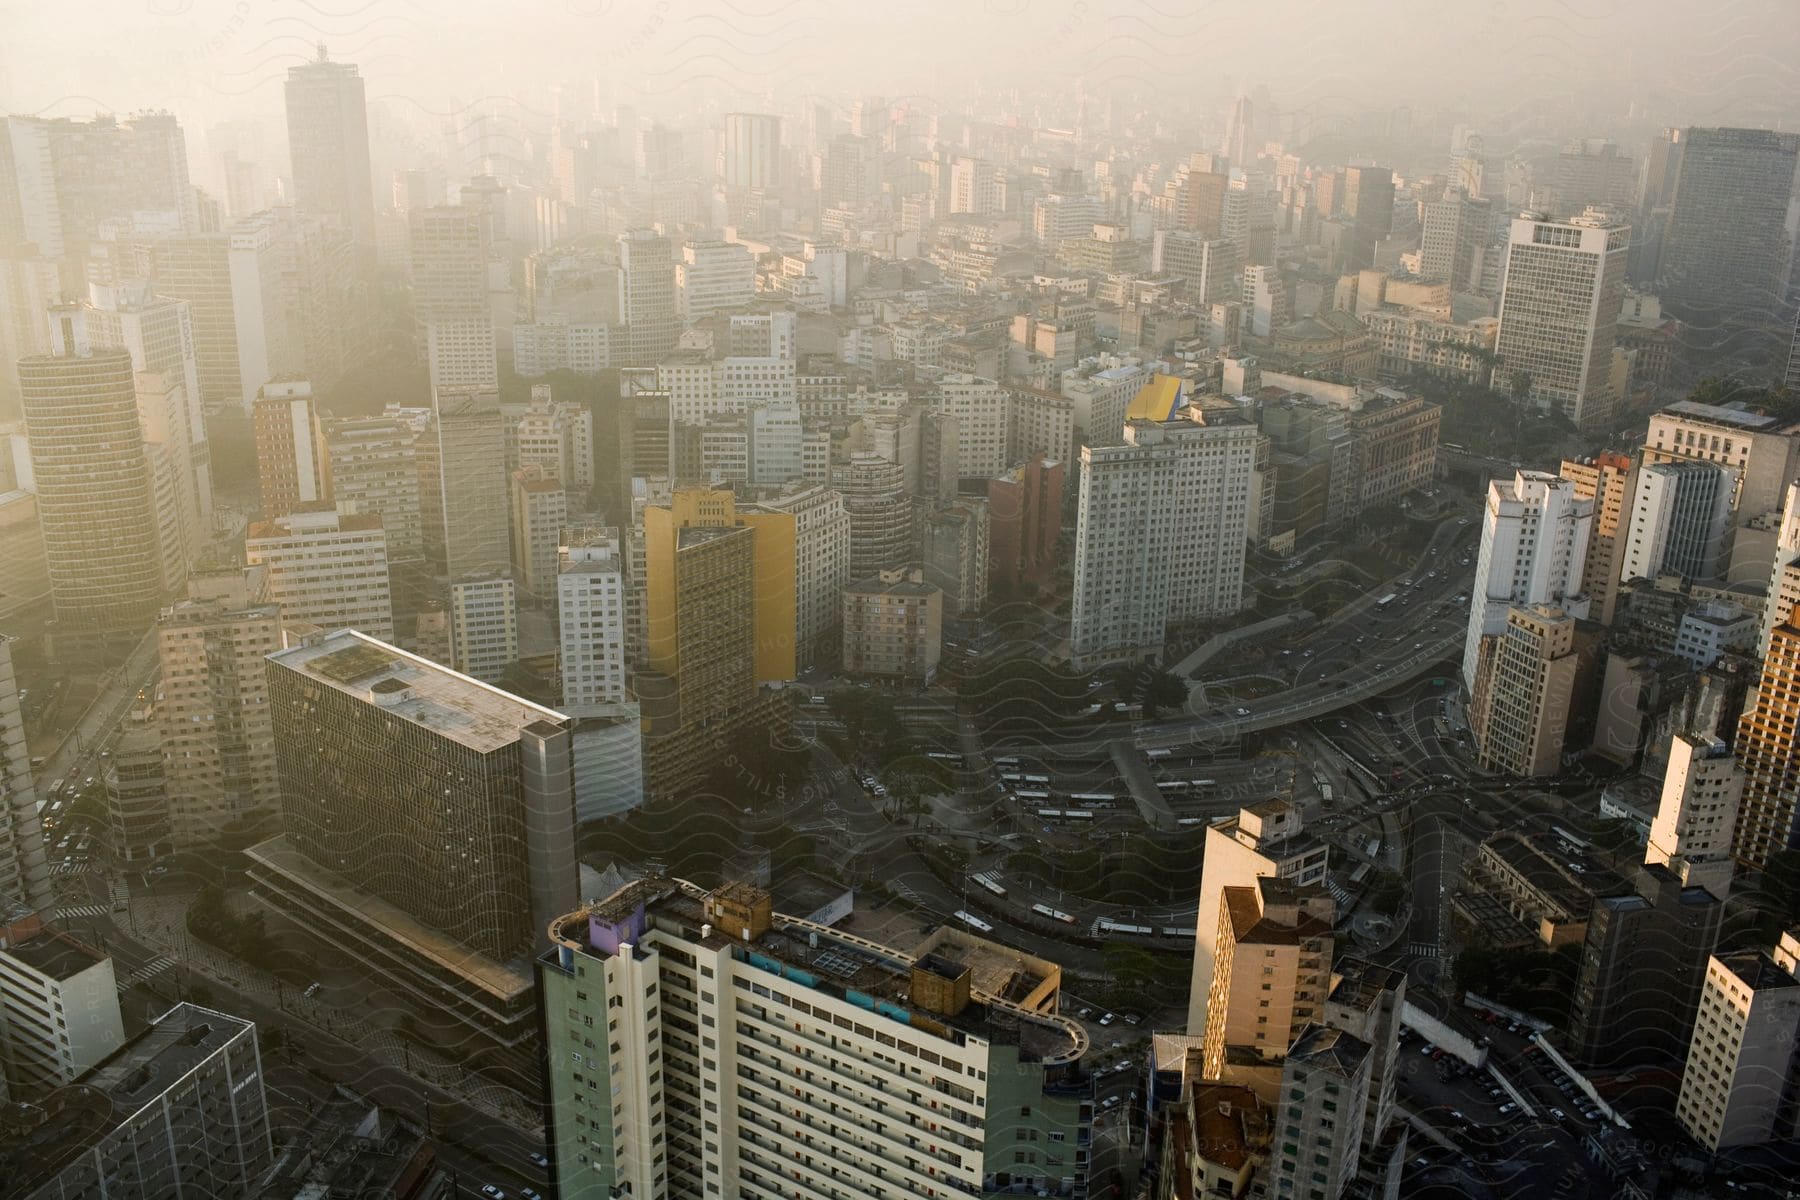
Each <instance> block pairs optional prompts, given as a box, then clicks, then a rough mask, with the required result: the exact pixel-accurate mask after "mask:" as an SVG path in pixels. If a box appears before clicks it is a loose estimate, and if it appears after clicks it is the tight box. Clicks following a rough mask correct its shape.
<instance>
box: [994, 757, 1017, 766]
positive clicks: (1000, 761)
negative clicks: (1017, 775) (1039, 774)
mask: <svg viewBox="0 0 1800 1200" xmlns="http://www.w3.org/2000/svg"><path fill="white" fill-rule="evenodd" d="M994 765H995V766H996V767H1016V766H1018V765H1019V760H1018V759H1017V758H1014V757H1013V756H1012V755H1010V754H1009V755H1006V756H1005V757H1002V758H996V759H995V760H994Z"/></svg>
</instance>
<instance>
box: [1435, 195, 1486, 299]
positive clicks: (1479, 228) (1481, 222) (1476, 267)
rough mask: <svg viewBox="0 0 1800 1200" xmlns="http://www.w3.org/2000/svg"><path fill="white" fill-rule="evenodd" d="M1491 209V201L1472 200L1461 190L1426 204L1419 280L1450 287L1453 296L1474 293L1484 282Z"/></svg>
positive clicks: (1472, 198)
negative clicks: (1481, 280)
mask: <svg viewBox="0 0 1800 1200" xmlns="http://www.w3.org/2000/svg"><path fill="white" fill-rule="evenodd" d="M1492 209H1493V205H1492V202H1491V201H1488V200H1482V199H1477V198H1475V197H1472V196H1470V195H1469V194H1468V193H1467V192H1465V191H1463V190H1461V189H1460V188H1452V189H1449V190H1447V191H1445V193H1444V195H1443V196H1442V197H1441V198H1440V199H1437V200H1431V201H1427V202H1426V203H1425V205H1424V222H1423V224H1422V226H1421V228H1420V234H1419V276H1420V278H1422V279H1425V280H1428V281H1432V282H1439V281H1441V282H1443V283H1447V284H1449V285H1450V290H1451V291H1452V292H1466V291H1470V290H1472V289H1473V287H1474V285H1475V284H1476V283H1478V282H1479V281H1480V279H1481V263H1482V255H1483V254H1484V253H1485V252H1486V251H1487V248H1488V243H1489V230H1490V229H1491V227H1492V225H1493V213H1492Z"/></svg>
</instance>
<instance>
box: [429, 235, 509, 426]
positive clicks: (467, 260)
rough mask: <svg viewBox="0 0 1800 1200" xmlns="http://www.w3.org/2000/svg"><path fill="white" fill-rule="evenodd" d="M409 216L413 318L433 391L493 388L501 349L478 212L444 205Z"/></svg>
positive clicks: (486, 236)
mask: <svg viewBox="0 0 1800 1200" xmlns="http://www.w3.org/2000/svg"><path fill="white" fill-rule="evenodd" d="M407 219H408V222H409V223H410V225H411V227H412V280H413V316H414V318H415V319H416V320H417V322H418V325H419V329H420V332H421V334H422V335H423V338H424V341H425V346H426V353H427V358H428V361H429V364H430V370H431V386H432V389H433V390H434V391H435V390H437V389H439V388H463V387H478V388H480V387H486V388H491V387H495V386H497V385H498V383H499V371H500V367H499V357H498V356H499V350H498V345H497V343H496V340H495V332H494V313H493V309H492V307H491V306H490V305H489V302H488V266H487V260H488V235H487V230H486V225H485V223H484V222H483V220H482V213H481V211H480V210H479V209H477V208H473V207H468V206H460V205H459V206H448V205H446V206H439V207H436V208H421V209H415V210H414V211H413V212H411V213H410V214H408V218H407Z"/></svg>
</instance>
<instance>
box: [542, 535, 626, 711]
mask: <svg viewBox="0 0 1800 1200" xmlns="http://www.w3.org/2000/svg"><path fill="white" fill-rule="evenodd" d="M622 567H623V563H622V561H621V560H620V558H619V552H618V543H617V542H616V541H613V540H605V539H594V540H592V541H588V542H585V543H582V542H571V543H570V544H569V545H567V546H565V547H564V548H563V550H562V554H561V570H560V571H559V572H558V574H557V577H556V588H557V592H556V595H557V602H556V613H557V622H558V626H557V628H558V638H557V647H558V655H557V663H558V666H559V668H560V673H561V675H562V699H563V706H564V708H565V709H569V710H570V711H572V712H576V713H577V715H579V710H581V709H583V708H587V707H591V706H594V705H600V704H619V703H622V702H623V701H624V699H625V578H624V574H623V571H622V569H621V568H622Z"/></svg>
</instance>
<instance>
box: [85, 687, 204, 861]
mask: <svg viewBox="0 0 1800 1200" xmlns="http://www.w3.org/2000/svg"><path fill="white" fill-rule="evenodd" d="M162 747H163V739H162V731H161V730H160V729H159V728H158V727H157V721H156V712H155V709H154V708H153V707H152V706H150V705H148V704H144V705H140V706H139V707H137V708H135V709H133V710H132V711H131V712H130V713H129V714H127V716H126V720H125V727H124V728H123V729H121V730H120V731H119V735H118V736H117V737H116V738H114V739H113V747H112V758H110V759H108V760H107V763H106V774H105V775H104V776H103V777H102V778H101V785H102V786H103V787H104V788H105V791H106V845H107V850H108V852H109V853H110V854H111V856H112V861H113V862H115V863H118V864H119V865H120V866H122V867H124V868H125V869H127V870H142V869H143V868H145V867H147V866H150V865H152V864H153V863H155V861H156V860H157V859H159V858H162V857H164V856H166V855H169V854H173V853H174V852H175V842H174V837H173V834H172V832H171V829H170V804H169V777H168V770H167V769H166V768H165V767H164V765H163V749H162ZM215 828H216V826H215Z"/></svg>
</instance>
